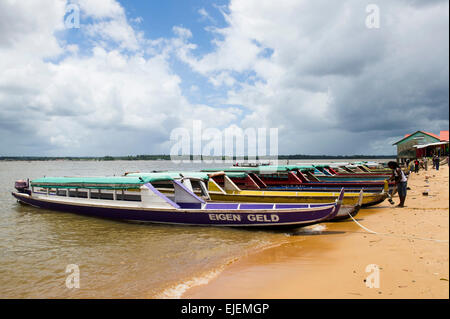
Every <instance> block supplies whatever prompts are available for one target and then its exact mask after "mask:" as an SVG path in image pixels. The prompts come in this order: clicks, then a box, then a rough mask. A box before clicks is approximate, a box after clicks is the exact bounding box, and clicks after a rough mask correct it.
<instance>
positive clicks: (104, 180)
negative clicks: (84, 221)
mask: <svg viewBox="0 0 450 319" xmlns="http://www.w3.org/2000/svg"><path fill="white" fill-rule="evenodd" d="M171 179H172V178H171V177H170V176H168V175H166V174H155V175H154V176H151V177H150V176H143V177H139V176H133V177H128V176H103V177H42V178H38V179H34V180H32V181H31V183H30V184H31V186H37V187H46V188H50V187H52V188H107V189H120V188H134V187H140V186H141V185H143V184H145V183H151V182H157V181H162V180H171Z"/></svg>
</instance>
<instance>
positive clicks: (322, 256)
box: [181, 165, 449, 299]
mask: <svg viewBox="0 0 450 319" xmlns="http://www.w3.org/2000/svg"><path fill="white" fill-rule="evenodd" d="M426 176H429V178H428V183H426V182H425V180H426ZM448 180H449V169H448V166H447V165H445V166H443V167H441V170H440V171H435V170H433V169H430V170H428V171H426V172H425V171H423V170H421V171H420V172H419V173H418V174H414V173H413V174H412V176H411V177H410V179H409V181H408V187H410V188H411V190H408V195H407V198H406V207H405V208H396V207H394V206H391V205H390V204H389V203H388V202H387V201H385V202H383V203H381V204H379V205H377V206H375V207H369V208H367V209H362V210H361V211H360V213H359V214H358V215H357V216H356V220H357V221H358V222H359V223H361V224H362V225H363V226H364V227H367V228H368V229H370V230H373V231H376V232H378V233H380V234H372V233H368V232H367V231H365V230H364V229H362V228H360V227H359V226H358V225H357V224H356V223H355V222H353V221H352V220H346V221H343V222H334V223H324V224H322V225H324V226H325V227H326V229H325V230H324V231H316V232H309V233H305V232H304V231H302V230H300V231H299V232H298V233H297V234H296V235H293V236H291V237H290V240H289V241H288V242H287V243H283V244H281V245H279V246H276V247H272V248H267V249H265V250H263V251H260V252H255V253H253V254H250V255H247V256H245V257H243V258H240V259H239V260H237V261H236V262H234V263H232V264H231V265H229V266H227V267H226V268H225V269H224V270H223V271H222V272H221V273H220V274H219V275H218V276H217V277H215V278H214V279H212V280H211V281H209V282H208V283H207V284H205V285H199V286H195V287H192V288H191V289H189V290H187V291H186V292H185V293H184V294H183V295H182V296H181V298H207V299H210V298H212V299H215V298H237V299H241V298H250V299H251V298H270V299H278V298H285V299H290V298H294V299H297V298H306V299H308V298H314V299H316V298H325V299H327V298H344V299H348V298H382V299H384V298H393V299H395V298H447V299H448V298H449V284H448V280H449V259H448V249H449V243H448V239H449V186H448V185H449V184H448ZM426 190H428V192H429V195H428V196H424V195H422V192H423V191H426ZM394 201H395V202H396V204H397V203H398V197H397V196H395V197H394ZM371 264H375V265H377V266H378V267H379V278H380V279H379V282H380V287H379V288H368V287H367V286H366V283H365V280H366V279H367V278H368V276H369V275H370V273H371V272H370V271H369V272H366V267H368V265H371Z"/></svg>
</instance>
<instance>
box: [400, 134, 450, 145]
mask: <svg viewBox="0 0 450 319" xmlns="http://www.w3.org/2000/svg"><path fill="white" fill-rule="evenodd" d="M418 132H421V133H424V134H427V135H429V136H431V137H434V138H435V139H438V140H441V138H440V137H439V136H437V135H436V134H433V133H430V132H425V131H416V132H414V133H412V134H406V135H405V137H403V138H402V139H401V140H399V141H397V142H395V143H394V144H392V145H396V144H398V143H400V142H401V141H403V140H404V139H406V138H407V137H409V136H411V135H414V134H416V133H418ZM447 132H448V131H447Z"/></svg>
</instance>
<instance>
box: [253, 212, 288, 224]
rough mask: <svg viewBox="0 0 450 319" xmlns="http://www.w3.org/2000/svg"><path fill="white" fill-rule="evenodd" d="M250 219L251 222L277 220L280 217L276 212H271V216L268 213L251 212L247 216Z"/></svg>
mask: <svg viewBox="0 0 450 319" xmlns="http://www.w3.org/2000/svg"><path fill="white" fill-rule="evenodd" d="M247 218H248V220H249V221H251V222H266V223H267V222H269V223H272V222H277V221H279V220H280V217H279V216H278V215H276V214H271V215H270V218H269V216H268V215H264V214H250V215H248V216H247Z"/></svg>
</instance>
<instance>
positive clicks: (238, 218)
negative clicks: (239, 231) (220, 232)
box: [209, 214, 241, 222]
mask: <svg viewBox="0 0 450 319" xmlns="http://www.w3.org/2000/svg"><path fill="white" fill-rule="evenodd" d="M209 220H228V221H238V222H240V221H241V215H239V214H209Z"/></svg>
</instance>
